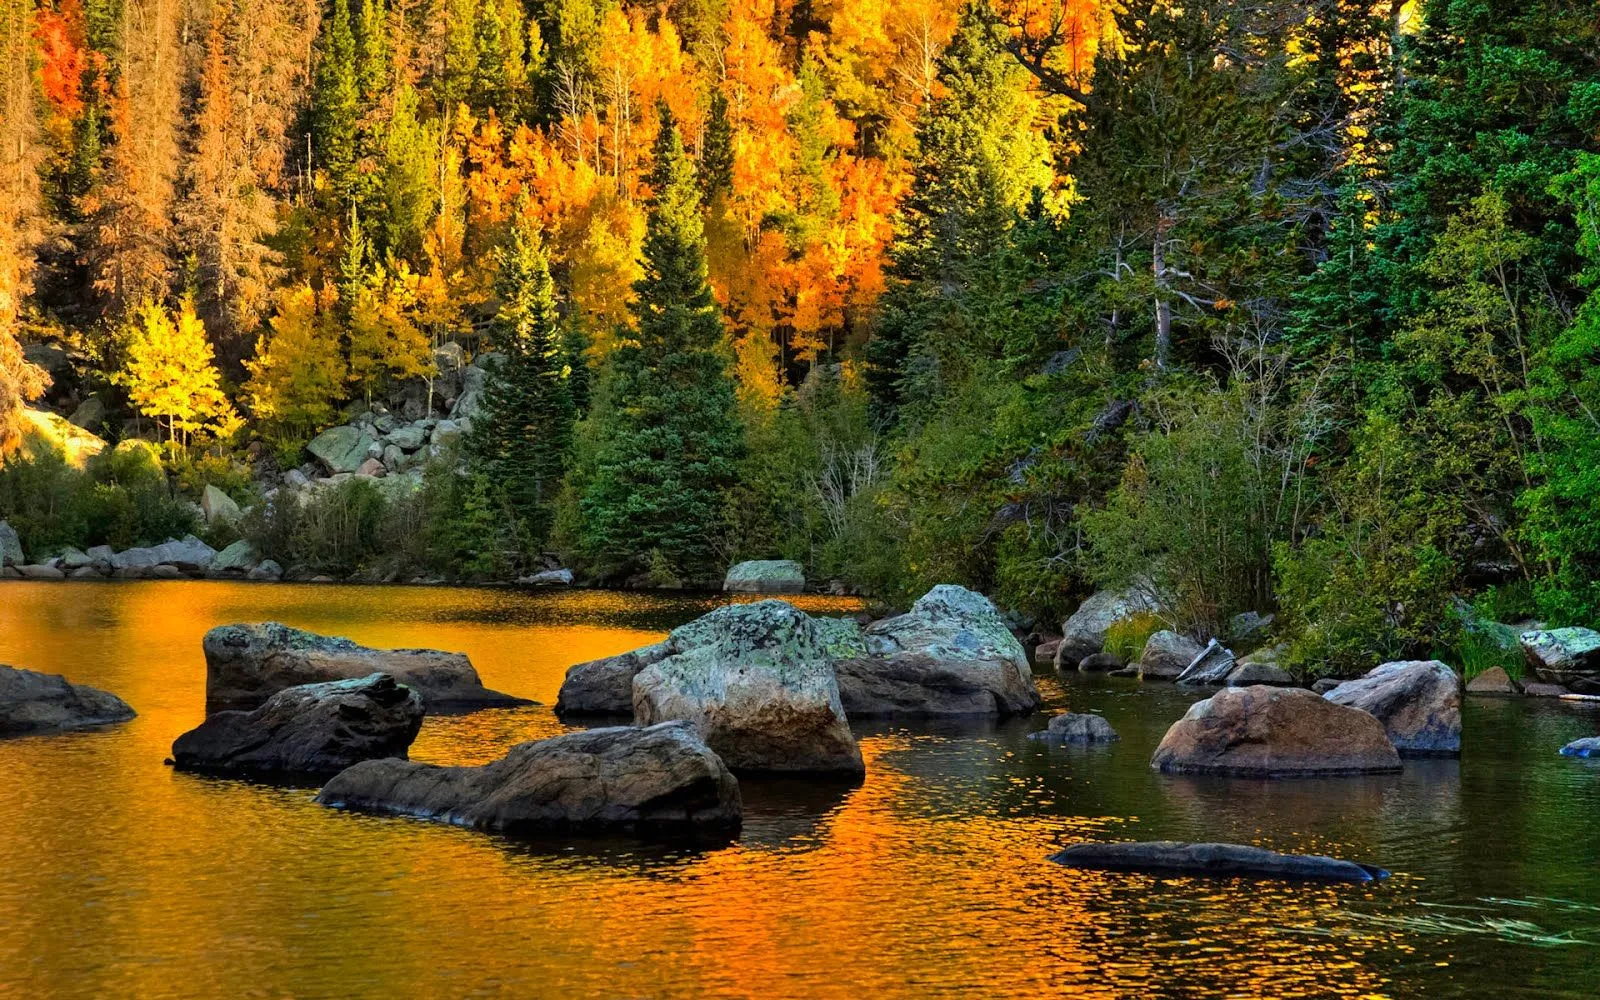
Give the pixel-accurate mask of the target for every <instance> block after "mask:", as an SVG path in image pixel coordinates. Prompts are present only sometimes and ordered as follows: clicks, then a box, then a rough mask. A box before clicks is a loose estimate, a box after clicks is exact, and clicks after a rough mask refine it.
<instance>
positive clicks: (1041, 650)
mask: <svg viewBox="0 0 1600 1000" xmlns="http://www.w3.org/2000/svg"><path fill="white" fill-rule="evenodd" d="M1060 648H1061V640H1060V639H1049V640H1046V641H1045V642H1041V643H1039V645H1037V646H1035V647H1033V665H1034V666H1036V667H1053V666H1055V664H1056V650H1058V649H1060Z"/></svg>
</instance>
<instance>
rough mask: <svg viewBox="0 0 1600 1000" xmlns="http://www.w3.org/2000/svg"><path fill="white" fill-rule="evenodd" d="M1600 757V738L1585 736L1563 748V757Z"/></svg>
mask: <svg viewBox="0 0 1600 1000" xmlns="http://www.w3.org/2000/svg"><path fill="white" fill-rule="evenodd" d="M1597 755H1600V736H1585V737H1584V738H1583V739H1581V740H1573V741H1572V742H1571V743H1568V744H1567V745H1566V746H1564V747H1562V748H1561V756H1563V757H1594V756H1597Z"/></svg>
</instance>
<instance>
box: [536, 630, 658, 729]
mask: <svg viewBox="0 0 1600 1000" xmlns="http://www.w3.org/2000/svg"><path fill="white" fill-rule="evenodd" d="M673 652H675V650H674V648H673V646H672V642H671V639H670V638H669V639H667V640H666V641H663V642H658V643H654V644H652V645H649V646H645V647H643V648H642V649H635V650H632V651H631V652H627V653H618V654H617V655H616V656H607V657H603V658H601V659H598V660H589V661H588V662H586V663H578V664H574V665H573V666H571V667H568V668H567V676H566V679H565V680H563V681H562V682H561V694H560V695H559V696H557V698H556V714H557V715H628V714H631V713H632V712H633V678H634V675H636V674H637V673H638V672H639V671H641V670H643V669H644V668H645V667H648V666H651V665H652V664H655V663H659V662H660V661H662V660H664V659H666V658H667V657H669V656H671V655H672V654H673Z"/></svg>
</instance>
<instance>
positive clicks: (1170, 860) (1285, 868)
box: [1050, 840, 1389, 882]
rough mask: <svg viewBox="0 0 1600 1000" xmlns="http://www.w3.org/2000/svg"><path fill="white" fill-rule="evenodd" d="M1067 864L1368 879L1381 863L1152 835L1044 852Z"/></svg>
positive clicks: (1374, 875)
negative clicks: (1153, 837) (1141, 840)
mask: <svg viewBox="0 0 1600 1000" xmlns="http://www.w3.org/2000/svg"><path fill="white" fill-rule="evenodd" d="M1050 860H1051V861H1054V862H1056V863H1057V864H1062V865H1066V866H1067V867H1068V868H1093V869H1100V870H1106V871H1136V872H1153V873H1172V874H1178V875H1209V876H1221V877H1231V876H1238V875H1254V876H1259V877H1262V878H1284V879H1308V880H1315V881H1328V882H1371V881H1372V880H1374V879H1381V878H1387V877H1388V876H1389V873H1388V872H1386V871H1384V870H1383V869H1382V868H1375V867H1373V866H1372V865H1363V864H1360V863H1358V862H1355V861H1343V860H1340V859H1338V858H1330V857H1326V856H1324V855H1320V854H1279V853H1278V852H1277V851H1269V850H1266V849H1265V848H1261V847H1250V846H1247V845H1244V844H1184V843H1178V842H1176V841H1171V840H1154V841H1147V842H1144V843H1125V844H1073V845H1071V846H1070V847H1067V848H1066V849H1065V850H1062V851H1061V852H1059V853H1057V854H1053V855H1051V857H1050Z"/></svg>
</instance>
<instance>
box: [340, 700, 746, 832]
mask: <svg viewBox="0 0 1600 1000" xmlns="http://www.w3.org/2000/svg"><path fill="white" fill-rule="evenodd" d="M317 801H318V802H320V803H322V804H323V805H326V806H333V807H335V808H346V809H358V810H365V811H369V812H380V813H391V814H397V815H403V816H417V817H421V818H425V819H434V820H442V821H445V822H449V823H455V824H457V825H460V826H467V827H474V828H477V829H482V830H496V831H500V832H504V833H512V834H539V833H560V832H570V831H589V832H623V833H635V834H640V833H657V834H661V833H696V832H723V833H726V832H733V831H736V830H738V828H739V823H740V819H741V817H742V815H743V806H742V803H741V801H740V798H739V783H738V781H737V780H736V779H735V778H734V776H733V774H732V773H731V772H730V771H729V770H728V768H727V766H726V765H725V764H724V763H723V762H722V759H721V758H720V757H718V756H717V755H716V753H715V752H713V751H712V750H711V749H710V748H709V747H707V746H706V745H705V743H704V741H702V740H701V739H700V735H699V734H698V733H697V732H696V731H695V728H694V726H693V725H691V724H689V723H687V722H669V723H666V724H664V725H659V726H649V727H647V728H642V729H641V728H635V727H632V726H619V727H615V728H607V729H589V730H584V731H581V732H575V733H567V734H565V735H562V736H557V737H554V738H552V739H548V740H540V741H538V742H535V743H523V744H520V745H518V746H515V747H512V748H511V752H510V753H508V754H506V755H505V756H504V757H502V758H500V759H499V760H497V761H493V762H491V763H488V764H484V765H482V766H481V767H439V766H436V765H433V764H417V763H412V762H410V761H402V760H369V761H364V762H362V763H360V764H356V765H354V766H353V767H350V768H348V769H346V770H344V771H341V772H340V773H339V774H338V775H337V776H335V777H334V778H333V780H331V781H329V782H328V784H327V785H326V786H325V787H324V788H323V789H322V792H321V794H319V795H318V796H317Z"/></svg>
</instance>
